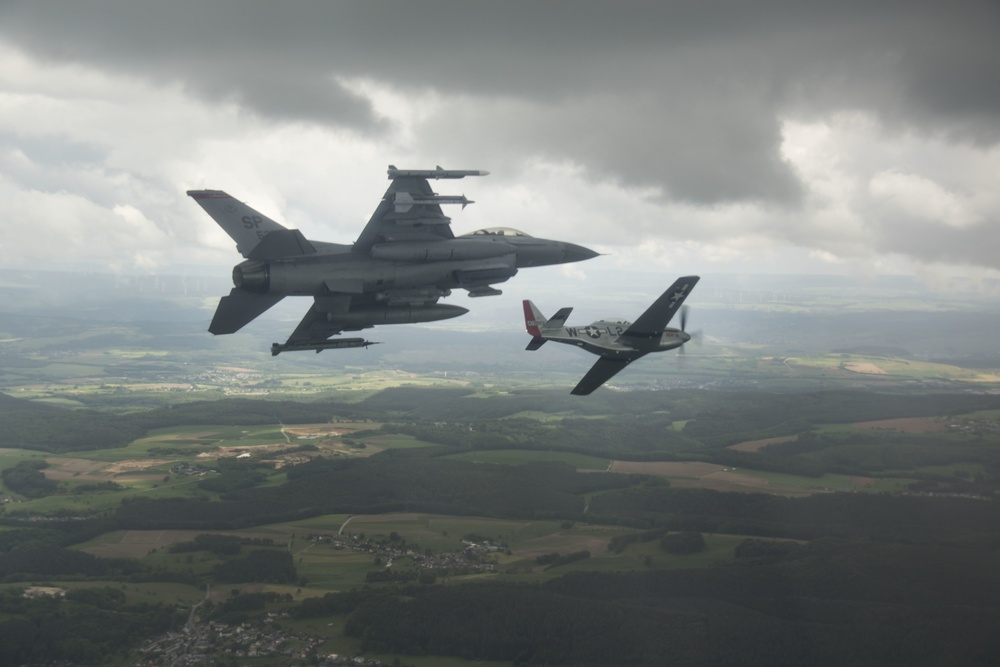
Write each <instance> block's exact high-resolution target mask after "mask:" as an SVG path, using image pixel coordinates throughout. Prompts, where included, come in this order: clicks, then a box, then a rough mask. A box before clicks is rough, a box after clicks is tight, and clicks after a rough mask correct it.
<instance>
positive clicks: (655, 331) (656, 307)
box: [622, 276, 698, 338]
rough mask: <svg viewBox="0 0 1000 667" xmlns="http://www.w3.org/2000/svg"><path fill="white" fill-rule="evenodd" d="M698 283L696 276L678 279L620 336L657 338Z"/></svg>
mask: <svg viewBox="0 0 1000 667" xmlns="http://www.w3.org/2000/svg"><path fill="white" fill-rule="evenodd" d="M697 283H698V276H685V277H683V278H678V279H677V280H676V281H675V282H674V284H673V285H671V286H670V289H668V290H667V291H666V292H664V293H663V294H661V295H660V298H658V299H657V300H656V301H654V302H653V305H651V306H650V307H649V308H647V309H646V312H644V313H643V314H642V315H640V316H639V319H637V320H636V321H635V322H633V323H632V325H631V326H630V327H629V328H628V329H626V330H625V333H623V334H622V336H633V337H636V338H658V337H659V336H660V335H661V334H662V333H663V330H664V329H666V328H667V324H669V323H670V318H672V317H673V316H674V313H676V312H677V311H678V310H679V309H680V307H681V304H682V303H684V299H686V298H687V296H688V294H690V293H691V290H692V289H694V286H695V285H696V284H697Z"/></svg>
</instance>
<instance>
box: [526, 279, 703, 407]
mask: <svg viewBox="0 0 1000 667" xmlns="http://www.w3.org/2000/svg"><path fill="white" fill-rule="evenodd" d="M697 282H698V276H685V277H684V278H678V279H677V281H676V282H675V283H674V284H673V285H671V286H670V289H668V290H667V291H666V292H664V293H663V294H661V295H660V298H658V299H657V300H656V301H654V302H653V305H651V306H650V307H649V308H647V309H646V312H644V313H643V314H642V315H640V316H639V319H637V320H636V321H635V322H622V321H610V320H598V321H597V322H594V323H593V324H591V325H589V326H586V327H567V326H566V318H568V317H569V314H570V313H571V312H573V309H572V308H562V309H560V310H559V311H558V312H556V314H555V315H554V316H553V317H552V319H546V318H545V316H544V315H542V314H541V313H540V312H539V310H538V308H536V307H535V304H534V303H532V302H531V301H524V325H525V327H526V328H527V330H528V333H529V334H531V336H532V338H531V342H530V343H528V347H527V348H525V349H527V350H537V349H538V348H540V347H541V346H542V345H544V344H545V341H548V340H554V341H556V342H557V343H566V344H567V345H576V346H578V347H582V348H583V349H585V350H586V351H587V352H591V353H593V354H597V355H600V357H601V358H600V359H598V360H597V363H595V364H594V365H593V367H592V368H591V369H590V371H589V372H588V373H587V374H586V375H584V376H583V379H582V380H580V382H579V384H577V385H576V387H575V388H574V389H573V391H572V392H571V393H574V394H579V395H586V394H589V393H591V392H592V391H594V390H595V389H597V388H598V387H600V386H601V385H602V384H604V383H605V382H607V381H608V380H610V379H611V378H612V377H613V376H614V375H615V373H617V372H618V371H620V370H621V369H623V368H625V367H626V366H628V365H629V364H630V363H632V362H633V361H635V360H636V359H638V358H639V357H642V356H645V355H646V354H649V353H650V352H663V351H664V350H672V349H674V348H677V347H680V346H681V345H683V344H684V343H686V342H688V341H689V340H691V336H690V334H688V333H687V332H686V331H684V328H685V325H686V322H685V319H686V311H684V310H681V328H680V329H671V328H670V327H668V326H667V324H669V323H670V319H671V318H672V317H673V316H674V314H675V313H676V312H677V311H678V310H679V309H680V307H681V304H682V303H684V299H686V298H687V296H688V294H690V293H691V290H692V289H694V286H695V284H696V283H697Z"/></svg>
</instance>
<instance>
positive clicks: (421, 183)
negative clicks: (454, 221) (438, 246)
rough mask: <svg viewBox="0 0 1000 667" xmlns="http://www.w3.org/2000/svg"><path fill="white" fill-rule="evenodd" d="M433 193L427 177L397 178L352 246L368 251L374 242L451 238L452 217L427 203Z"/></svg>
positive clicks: (452, 235) (433, 204) (434, 205)
mask: <svg viewBox="0 0 1000 667" xmlns="http://www.w3.org/2000/svg"><path fill="white" fill-rule="evenodd" d="M433 195H434V191H433V190H431V186H430V184H429V183H428V182H427V179H426V178H420V177H415V176H399V177H396V178H394V179H393V180H392V183H390V184H389V188H388V189H387V190H386V191H385V194H384V195H383V196H382V201H381V202H379V205H378V206H377V207H376V208H375V212H374V213H372V217H371V219H369V220H368V224H367V225H365V228H364V229H363V230H362V231H361V236H359V237H358V240H357V242H356V243H355V244H354V248H355V250H361V251H365V252H367V251H370V250H371V248H372V246H373V245H375V244H376V243H391V242H392V241H440V240H442V239H453V238H455V235H454V234H453V233H452V231H451V227H450V226H449V225H450V223H451V218H449V217H448V216H446V215H445V214H444V213H443V212H442V211H441V206H440V205H438V204H436V203H434V202H430V201H420V199H421V198H426V197H431V196H433Z"/></svg>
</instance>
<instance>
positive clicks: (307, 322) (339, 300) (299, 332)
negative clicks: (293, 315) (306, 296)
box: [285, 295, 352, 345]
mask: <svg viewBox="0 0 1000 667" xmlns="http://www.w3.org/2000/svg"><path fill="white" fill-rule="evenodd" d="M351 300H352V298H351V296H350V295H339V296H321V297H315V298H314V299H313V304H312V305H311V306H309V310H307V311H306V314H305V316H304V317H303V318H302V321H301V322H299V325H298V326H297V327H295V331H293V332H292V335H291V336H289V337H288V340H287V341H285V344H286V345H303V344H313V343H322V342H323V341H325V340H326V339H327V338H329V337H330V336H335V335H336V334H339V333H340V332H341V331H343V330H344V327H343V326H341V325H338V324H333V323H332V322H330V321H329V319H328V318H327V313H331V312H336V311H340V312H345V313H346V312H347V311H348V310H349V309H350V307H351Z"/></svg>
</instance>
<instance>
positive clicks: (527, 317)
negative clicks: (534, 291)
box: [521, 299, 547, 338]
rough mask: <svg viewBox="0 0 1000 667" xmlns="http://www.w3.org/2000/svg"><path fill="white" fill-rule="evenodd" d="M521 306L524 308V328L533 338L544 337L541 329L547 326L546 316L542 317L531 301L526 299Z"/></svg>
mask: <svg viewBox="0 0 1000 667" xmlns="http://www.w3.org/2000/svg"><path fill="white" fill-rule="evenodd" d="M521 304H522V305H523V306H524V328H525V329H527V330H528V333H530V334H531V335H532V336H534V337H535V338H539V337H540V336H541V335H542V332H541V330H540V329H539V327H542V326H545V323H546V322H547V320H546V319H545V316H544V315H542V312H541V311H540V310H538V307H537V306H535V304H534V303H532V302H531V301H528V300H527V299H525V300H524V301H522V302H521Z"/></svg>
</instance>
